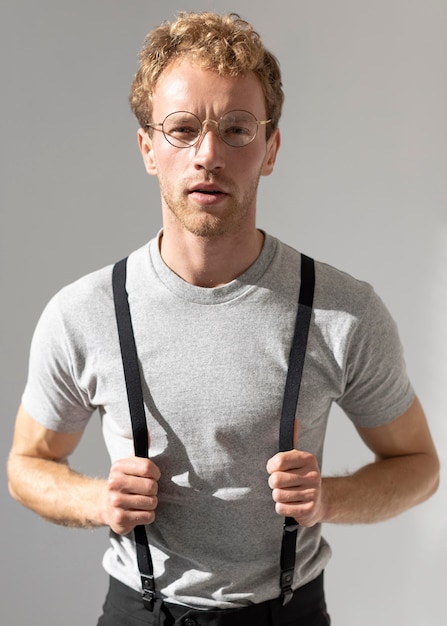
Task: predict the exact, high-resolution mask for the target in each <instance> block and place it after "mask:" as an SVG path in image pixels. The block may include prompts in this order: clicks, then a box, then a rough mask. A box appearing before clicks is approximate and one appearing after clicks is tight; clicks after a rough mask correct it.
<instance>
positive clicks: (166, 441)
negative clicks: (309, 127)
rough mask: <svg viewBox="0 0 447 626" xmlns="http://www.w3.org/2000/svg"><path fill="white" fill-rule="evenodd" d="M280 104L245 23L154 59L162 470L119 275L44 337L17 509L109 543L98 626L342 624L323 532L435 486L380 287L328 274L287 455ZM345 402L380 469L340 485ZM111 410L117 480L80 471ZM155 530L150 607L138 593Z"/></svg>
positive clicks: (131, 263)
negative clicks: (333, 421)
mask: <svg viewBox="0 0 447 626" xmlns="http://www.w3.org/2000/svg"><path fill="white" fill-rule="evenodd" d="M282 100H283V95H282V89H281V78H280V72H279V67H278V64H277V62H276V60H275V58H274V57H273V56H272V55H271V54H270V53H269V52H268V51H266V50H265V48H264V47H263V44H262V42H261V41H260V39H259V36H258V35H257V34H256V33H255V32H254V31H253V29H252V28H251V26H250V25H249V24H247V23H246V22H244V21H242V20H240V19H239V18H238V16H235V15H229V16H218V15H214V14H209V13H207V14H188V13H185V14H180V15H179V17H178V18H177V20H176V21H175V22H174V23H172V24H163V25H162V26H160V27H159V28H157V29H155V31H153V32H152V33H151V34H150V35H149V37H148V38H147V40H146V42H145V45H144V48H143V50H142V52H141V56H140V69H139V71H138V73H137V75H136V77H135V80H134V83H133V86H132V92H131V106H132V109H133V111H134V112H135V114H136V116H137V119H138V121H139V124H140V129H139V130H138V142H139V147H140V151H141V154H142V157H143V161H144V164H145V167H146V170H147V172H148V174H150V175H154V176H157V177H158V181H159V185H160V191H161V205H162V215H163V229H162V231H161V232H160V233H159V235H158V237H157V238H156V239H153V240H152V241H150V243H149V244H148V245H147V246H144V247H143V248H142V249H140V250H137V251H135V252H134V253H132V254H131V255H130V257H129V259H128V264H127V282H126V289H127V292H128V294H129V306H130V311H131V317H132V325H133V330H134V333H135V339H136V346H137V351H138V359H139V367H140V371H141V379H142V386H143V397H144V409H145V418H146V421H147V427H148V433H149V435H148V436H149V443H150V455H149V457H150V458H141V457H136V456H134V454H133V441H132V428H131V422H130V418H129V409H128V404H127V398H126V387H125V384H124V379H123V370H122V362H121V354H120V347H119V341H118V334H117V329H116V320H115V312H114V303H113V295H112V268H111V267H107V268H105V269H103V270H100V271H98V272H95V273H93V274H91V275H89V276H87V277H84V278H82V279H80V280H79V281H77V282H76V283H74V284H72V285H70V286H68V287H66V288H65V289H63V290H62V291H61V292H60V293H58V294H57V295H56V296H55V297H54V298H53V299H52V300H51V302H50V303H49V304H48V306H47V307H46V309H45V311H44V313H43V315H42V318H41V320H40V321H39V324H38V326H37V329H36V332H35V335H34V339H33V344H32V349H31V357H30V369H29V376H28V382H27V386H26V389H25V392H24V395H23V400H22V405H21V407H20V408H19V412H18V415H17V422H16V431H15V437H14V442H13V446H12V450H11V455H10V459H9V466H8V469H9V478H10V489H11V494H12V495H13V496H14V497H15V498H16V499H17V500H19V501H20V502H21V503H23V504H24V505H25V506H28V507H30V508H31V509H33V510H34V511H36V512H37V513H38V514H39V515H41V516H43V517H45V518H47V519H49V520H51V521H53V522H55V523H60V524H66V525H69V526H85V527H91V526H101V525H106V526H109V527H110V529H111V547H110V549H109V550H108V552H107V553H106V555H105V558H104V566H105V569H106V571H107V572H108V573H109V574H110V590H109V594H108V597H107V600H106V603H105V605H104V614H103V615H102V617H101V618H100V620H99V622H98V624H99V625H101V626H107V625H110V624H114V625H117V624H118V625H119V624H127V625H134V624H141V623H147V624H174V623H176V624H177V623H178V624H180V623H184V624H194V623H199V624H222V625H223V624H231V625H232V626H237V625H238V624H252V623H253V624H256V625H257V626H258V625H262V624H281V625H289V626H292V624H296V625H298V624H300V625H302V626H321V625H323V624H329V616H328V614H327V612H326V606H325V601H324V592H323V587H322V574H323V570H324V567H325V565H326V563H327V561H328V559H329V556H330V553H329V552H330V551H329V547H328V546H327V544H326V542H325V541H324V539H323V538H322V537H321V535H320V525H321V523H322V522H332V523H368V522H376V521H380V520H384V519H387V518H389V517H392V516H394V515H397V514H399V513H401V512H402V511H404V510H406V509H408V508H409V507H411V506H414V505H416V504H418V503H420V502H422V501H423V500H425V499H426V498H428V497H429V496H430V495H431V494H432V493H433V492H434V491H435V490H436V487H437V482H438V474H439V467H438V459H437V456H436V452H435V448H434V445H433V442H432V440H431V436H430V433H429V429H428V426H427V423H426V419H425V416H424V413H423V410H422V408H421V406H420V404H419V402H418V400H417V398H416V397H415V395H414V392H413V390H412V387H411V385H410V383H409V381H408V378H407V375H406V372H405V366H404V363H403V358H402V350H401V346H400V343H399V340H398V337H397V332H396V329H395V326H394V323H393V322H392V320H391V319H390V316H389V314H388V312H387V311H386V309H385V307H384V306H383V304H382V302H381V301H380V299H379V298H378V297H377V296H376V295H375V293H374V291H373V290H372V288H371V287H370V286H369V285H367V284H366V283H363V282H360V281H357V280H355V279H353V278H351V277H349V276H347V275H346V274H344V273H342V272H339V271H337V270H335V269H334V268H331V267H329V266H327V265H325V264H322V263H316V267H315V273H316V283H315V296H314V302H313V314H312V319H311V323H310V331H309V337H308V345H307V352H306V359H305V364H304V372H303V378H302V383H301V390H300V395H299V400H298V404H297V408H296V421H295V427H294V442H293V445H291V446H290V448H291V449H290V450H285V451H281V452H278V431H279V424H280V418H281V407H282V403H283V393H284V387H285V381H286V376H287V367H288V360H289V354H290V350H291V345H292V336H293V328H294V324H295V316H296V312H297V298H298V292H299V287H300V268H301V265H302V264H303V263H304V261H303V260H302V258H301V256H300V254H299V253H298V252H296V251H295V250H293V249H291V248H290V247H288V246H286V245H284V244H283V243H281V242H279V241H277V240H276V239H274V238H273V237H271V236H269V235H268V234H266V233H263V232H261V231H260V230H258V229H257V228H256V196H257V189H258V183H259V178H260V177H261V176H267V175H269V174H271V173H272V171H273V168H274V164H275V159H276V155H277V152H278V149H279V146H280V131H279V128H278V121H279V118H280V113H281V105H282ZM334 401H335V402H337V403H338V404H339V405H340V406H341V407H342V408H343V409H344V411H345V412H346V413H347V415H348V416H349V417H350V419H351V420H352V421H353V423H354V425H355V426H356V428H357V430H358V432H359V435H360V437H361V438H362V439H363V441H364V442H365V443H366V445H367V446H368V447H369V448H370V449H371V451H372V452H373V453H374V454H375V457H376V459H375V461H374V462H372V463H370V464H368V465H366V466H365V467H362V468H361V469H359V470H358V471H357V472H355V473H354V474H352V475H349V476H340V477H331V478H328V477H322V476H321V474H320V469H319V468H320V467H321V460H322V449H323V440H324V432H325V428H326V422H327V417H328V414H329V410H330V407H331V404H332V403H333V402H334ZM97 408H98V409H99V411H100V413H101V416H102V420H103V431H104V438H105V441H106V444H107V447H108V450H109V452H110V456H111V461H112V465H111V469H110V474H109V477H108V480H100V479H93V478H90V477H87V476H83V475H80V474H78V473H76V472H74V471H73V470H72V469H71V468H70V467H69V465H68V461H67V459H68V457H69V455H70V454H71V453H72V452H73V450H74V449H75V448H76V445H77V444H78V442H79V440H80V438H81V436H82V433H83V430H84V428H85V425H86V423H87V421H88V419H89V418H90V416H91V414H92V412H93V411H94V410H95V409H97ZM284 518H286V520H289V522H288V523H290V520H292V522H295V521H296V522H297V523H298V524H299V527H298V532H297V543H296V560H295V565H294V568H293V570H294V575H293V582H291V584H290V587H291V588H292V589H293V590H294V594H293V597H290V595H291V594H287V593H284V588H283V587H282V586H281V584H280V582H281V581H280V578H281V580H282V577H280V573H281V565H282V562H281V561H282V558H280V553H281V542H282V537H283V525H284ZM141 526H145V527H146V534H147V539H148V542H149V546H150V553H151V555H152V559H153V564H154V575H155V578H154V580H155V593H156V599H155V601H153V600H154V598H153V597H152V595H150V597H149V601H147V597H146V600H145V602H143V601H142V600H141V597H140V591H141V584H142V580H141V577H140V572H139V565H140V569H141V564H140V563H139V562H138V563H137V557H136V551H135V540H134V535H133V533H132V531H133V530H134V529H135V528H136V527H141ZM295 526H296V525H295ZM295 526H294V525H293V524H292V526H291V527H290V528H292V529H293V532H295V531H296V528H295ZM285 535H287V532H286V533H285ZM149 578H150V577H149ZM143 581H144V576H143ZM147 608H149V609H150V610H147ZM188 620H189V621H188Z"/></svg>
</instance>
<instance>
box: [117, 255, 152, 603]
mask: <svg viewBox="0 0 447 626" xmlns="http://www.w3.org/2000/svg"><path fill="white" fill-rule="evenodd" d="M126 266H127V259H122V260H121V261H118V263H116V265H115V266H114V268H113V275H112V285H113V299H114V302H115V314H116V323H117V326H118V334H119V340H120V348H121V358H122V361H123V369H124V378H125V381H126V389H127V400H128V403H129V412H130V419H131V422H132V433H133V441H134V450H135V455H136V456H140V457H144V458H147V456H148V452H149V449H148V448H149V446H148V441H149V439H148V434H149V433H148V430H147V422H146V414H145V412H144V402H143V392H142V389H141V379H140V370H139V367H138V356H137V349H136V345H135V337H134V334H133V328H132V321H131V317H130V310H129V302H128V299H127V292H126V273H127V272H126ZM134 535H135V544H136V547H137V561H138V569H139V570H140V576H141V585H142V596H143V602H144V605H145V606H146V608H147V609H149V610H150V611H152V610H153V606H154V601H155V581H154V568H153V565H152V557H151V552H150V550H149V544H148V542H147V536H146V529H145V527H144V526H142V525H140V526H136V527H135V529H134Z"/></svg>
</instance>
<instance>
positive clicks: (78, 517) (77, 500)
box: [8, 455, 106, 528]
mask: <svg viewBox="0 0 447 626" xmlns="http://www.w3.org/2000/svg"><path fill="white" fill-rule="evenodd" d="M8 474H9V489H10V493H11V495H12V496H13V497H14V498H15V499H16V500H17V501H18V502H20V503H21V504H23V505H24V506H26V507H27V508H29V509H31V510H33V511H34V512H35V513H37V514H38V515H40V516H41V517H43V518H45V519H46V520H48V521H51V522H53V523H55V524H61V525H64V526H71V527H85V528H89V527H95V526H103V525H104V519H103V515H104V510H105V499H106V481H104V480H101V479H95V478H90V477H87V476H83V475H81V474H78V473H77V472H75V471H74V470H72V469H71V468H70V467H69V466H68V465H67V464H65V463H63V462H57V461H52V460H48V459H40V458H35V457H31V456H22V455H11V457H10V459H9V461H8Z"/></svg>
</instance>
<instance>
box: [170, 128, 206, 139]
mask: <svg viewBox="0 0 447 626" xmlns="http://www.w3.org/2000/svg"><path fill="white" fill-rule="evenodd" d="M198 132H199V131H198V130H197V128H194V127H193V126H175V127H174V128H170V129H169V130H168V133H169V134H170V135H177V136H179V135H182V136H185V137H186V136H188V135H189V136H194V137H195V136H196V135H197V133H198Z"/></svg>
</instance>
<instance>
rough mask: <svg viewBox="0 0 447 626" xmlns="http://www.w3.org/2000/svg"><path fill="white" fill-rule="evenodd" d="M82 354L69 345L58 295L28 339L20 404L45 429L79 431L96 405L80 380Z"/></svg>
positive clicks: (47, 307) (45, 310) (49, 304)
mask: <svg viewBox="0 0 447 626" xmlns="http://www.w3.org/2000/svg"><path fill="white" fill-rule="evenodd" d="M81 370H82V356H81V355H80V354H78V353H77V350H76V349H75V348H74V347H73V346H72V345H70V341H69V340H68V337H67V333H66V332H65V325H64V320H63V317H62V315H61V312H60V307H59V294H58V295H56V296H55V297H54V298H53V299H52V300H51V301H50V302H49V303H48V305H47V306H46V308H45V309H44V311H43V313H42V315H41V317H40V319H39V321H38V323H37V326H36V329H35V331H34V334H33V338H32V341H31V349H30V357H29V367H28V378H27V382H26V386H25V390H24V393H23V396H22V403H23V406H24V407H25V409H26V410H27V411H28V413H29V414H30V415H31V416H32V417H33V419H35V420H36V421H37V422H39V423H40V424H42V425H43V426H44V427H45V428H48V429H50V430H55V431H58V432H81V431H82V430H83V429H84V428H85V426H86V424H87V422H88V420H89V418H90V416H91V414H92V413H93V411H94V409H95V407H93V406H91V404H90V402H89V396H88V393H87V390H86V389H83V387H82V382H81V380H80V378H81V377H80V375H79V374H80V371H81Z"/></svg>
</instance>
